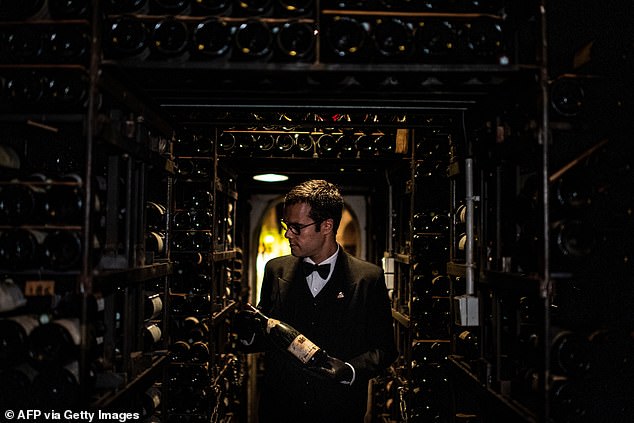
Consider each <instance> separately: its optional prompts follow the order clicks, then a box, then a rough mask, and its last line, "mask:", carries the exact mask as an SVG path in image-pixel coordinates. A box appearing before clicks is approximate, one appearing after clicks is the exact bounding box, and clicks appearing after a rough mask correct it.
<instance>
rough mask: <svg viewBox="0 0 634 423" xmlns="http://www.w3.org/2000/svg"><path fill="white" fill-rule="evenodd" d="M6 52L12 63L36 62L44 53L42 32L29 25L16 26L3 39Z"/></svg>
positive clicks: (40, 59)
mask: <svg viewBox="0 0 634 423" xmlns="http://www.w3.org/2000/svg"><path fill="white" fill-rule="evenodd" d="M5 42H6V43H7V44H6V52H7V55H8V57H9V58H10V59H9V60H10V61H11V62H13V63H38V62H41V61H42V56H43V54H44V34H43V33H42V31H36V30H34V29H33V28H32V27H29V26H25V25H22V26H18V27H16V28H13V29H12V30H11V32H9V33H8V34H7V36H6V39H5Z"/></svg>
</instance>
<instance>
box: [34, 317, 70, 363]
mask: <svg viewBox="0 0 634 423" xmlns="http://www.w3.org/2000/svg"><path fill="white" fill-rule="evenodd" d="M80 343H81V332H80V328H79V319H77V318H68V319H56V320H53V321H50V322H49V323H46V324H43V325H40V326H37V327H36V328H34V329H33V331H32V332H31V334H30V335H29V358H30V359H31V360H32V362H33V364H34V366H36V367H37V368H47V367H51V366H60V365H61V366H63V365H66V364H68V363H70V362H72V361H73V360H76V359H77V357H78V354H79V345H80Z"/></svg>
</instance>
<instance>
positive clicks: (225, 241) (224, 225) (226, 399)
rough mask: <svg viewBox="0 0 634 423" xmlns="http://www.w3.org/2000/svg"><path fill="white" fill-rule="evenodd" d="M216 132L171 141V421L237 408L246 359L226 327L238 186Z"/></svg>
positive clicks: (234, 293) (233, 301) (237, 282)
mask: <svg viewBox="0 0 634 423" xmlns="http://www.w3.org/2000/svg"><path fill="white" fill-rule="evenodd" d="M216 138H217V136H216V133H215V132H200V131H196V132H191V133H189V132H188V133H186V134H185V135H184V136H182V137H180V138H179V139H178V140H177V141H176V142H175V144H174V154H175V162H176V166H177V176H176V178H175V184H174V190H175V195H174V215H173V221H172V228H173V230H172V235H173V236H172V239H171V248H172V258H173V260H174V265H175V275H174V278H173V283H172V285H171V287H170V301H171V304H172V306H171V310H170V318H171V322H172V323H171V327H170V340H169V343H170V345H169V356H170V364H169V366H168V368H167V371H166V374H165V377H164V380H165V390H164V392H163V398H164V399H165V401H166V407H167V408H166V419H168V421H178V419H188V421H192V420H196V419H198V420H201V421H209V420H210V419H213V420H214V421H225V420H228V419H232V418H238V416H239V415H240V413H241V410H240V409H239V408H238V407H237V404H239V403H240V401H242V396H243V395H244V392H243V383H244V377H245V376H244V369H243V366H244V364H245V363H244V360H243V358H242V357H241V356H240V355H239V354H237V353H236V350H235V347H234V345H233V339H232V335H231V332H230V330H229V329H230V327H231V318H232V316H233V314H234V312H235V310H236V309H237V305H238V303H239V301H240V291H241V289H242V284H241V279H242V275H241V272H242V267H241V265H242V262H241V260H242V257H241V252H240V249H239V248H237V246H236V233H235V223H234V222H235V217H236V204H237V191H236V187H235V182H234V180H233V179H232V176H231V173H230V172H229V171H228V170H226V169H225V168H221V167H220V166H218V164H217V161H216V154H217V153H216V148H218V147H217V146H218V143H217V142H216V141H215V140H216Z"/></svg>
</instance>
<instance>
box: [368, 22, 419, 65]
mask: <svg viewBox="0 0 634 423" xmlns="http://www.w3.org/2000/svg"><path fill="white" fill-rule="evenodd" d="M373 36H374V42H375V45H376V50H377V51H378V52H379V54H380V57H381V58H383V59H385V60H405V59H407V58H408V57H409V56H410V55H411V54H412V52H413V50H414V28H413V26H412V24H411V23H408V22H405V21H403V20H402V19H397V18H380V19H377V21H376V24H375V27H374V31H373Z"/></svg>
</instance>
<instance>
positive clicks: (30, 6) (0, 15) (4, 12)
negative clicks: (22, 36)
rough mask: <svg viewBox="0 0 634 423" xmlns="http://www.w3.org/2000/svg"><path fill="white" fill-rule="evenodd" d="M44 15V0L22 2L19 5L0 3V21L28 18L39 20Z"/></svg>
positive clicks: (25, 0)
mask: <svg viewBox="0 0 634 423" xmlns="http://www.w3.org/2000/svg"><path fill="white" fill-rule="evenodd" d="M45 13H46V0H23V1H21V2H19V3H15V2H6V1H3V2H1V3H0V20H2V21H5V20H21V19H26V18H29V17H32V18H41V17H43V16H44V15H45Z"/></svg>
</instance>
